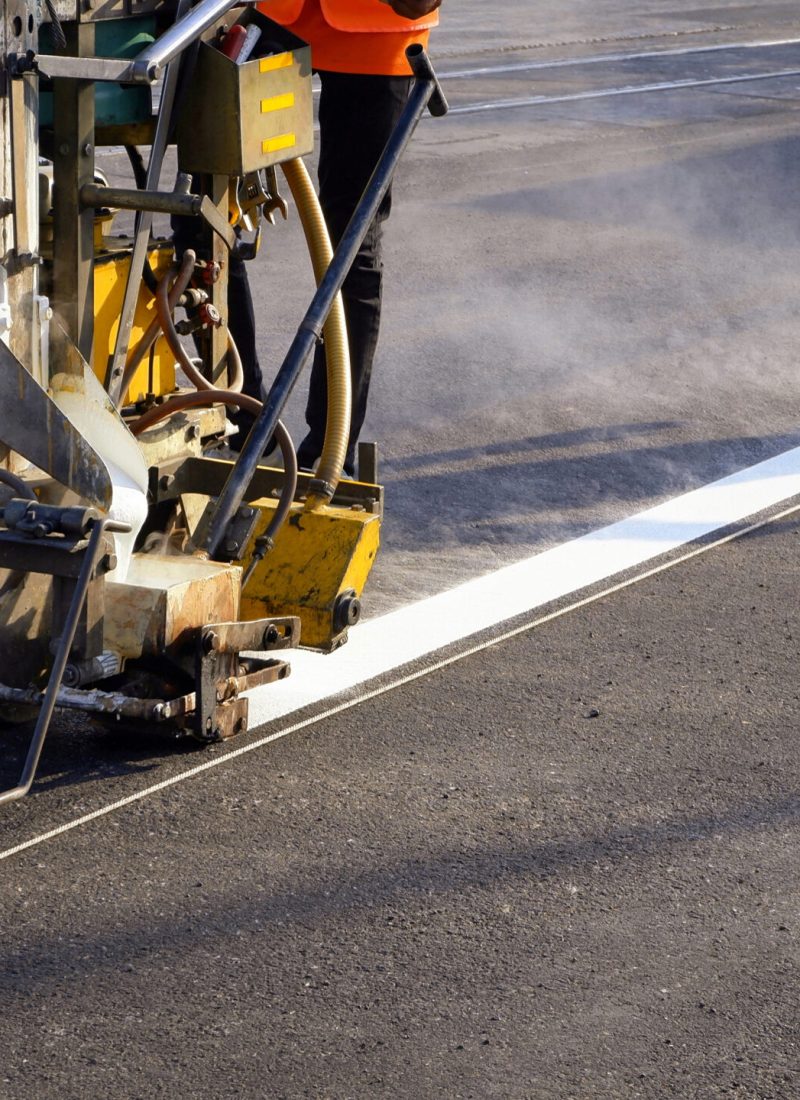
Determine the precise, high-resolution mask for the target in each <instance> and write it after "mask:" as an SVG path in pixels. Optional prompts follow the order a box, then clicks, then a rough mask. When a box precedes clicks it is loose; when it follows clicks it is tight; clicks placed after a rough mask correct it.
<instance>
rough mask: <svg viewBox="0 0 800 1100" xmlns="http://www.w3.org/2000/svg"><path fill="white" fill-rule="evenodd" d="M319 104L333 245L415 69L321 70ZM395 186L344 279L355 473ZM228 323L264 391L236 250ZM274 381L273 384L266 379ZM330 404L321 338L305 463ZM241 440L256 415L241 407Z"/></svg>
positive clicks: (322, 185)
mask: <svg viewBox="0 0 800 1100" xmlns="http://www.w3.org/2000/svg"><path fill="white" fill-rule="evenodd" d="M319 76H320V79H321V81H322V95H321V97H320V104H319V120H320V156H319V191H320V202H321V205H322V210H323V213H324V214H325V219H326V221H327V223H328V229H329V231H330V234H331V239H332V241H333V245H334V247H335V246H336V245H337V244H338V242H339V240H340V238H341V236H342V234H343V233H344V230H345V229H346V227H347V223H348V222H349V220H350V216H351V215H352V213H353V211H354V210H355V208H356V204H357V203H358V200H359V199H360V198H361V195H362V193H363V191H364V188H365V187H366V185H367V182H368V181H369V178H370V176H371V175H372V172H373V170H374V168H375V165H376V164H377V163H378V159H379V158H380V155H381V153H382V152H383V149H384V146H385V145H386V142H387V141H388V140H389V137H390V135H391V133H392V130H393V129H394V127H395V124H396V122H397V119H398V118H399V116H400V113H401V111H402V110H403V107H404V105H405V102H406V99H407V98H408V92H409V89H410V87H411V78H410V77H392V76H362V75H351V74H349V73H331V72H321V73H320V74H319ZM391 206H392V197H391V190H390V191H389V192H388V193H387V195H386V197H385V199H384V200H383V202H382V203H381V206H380V209H379V210H378V213H377V215H376V217H375V220H374V221H373V223H372V225H371V226H370V228H369V231H368V233H367V235H366V237H365V239H364V243H363V244H362V246H361V248H360V249H359V252H358V255H357V256H356V259H355V262H354V263H353V266H352V268H351V270H350V274H349V275H348V276H347V278H346V279H345V282H344V286H343V287H342V297H343V299H344V310H345V317H346V319H347V331H348V341H349V345H350V365H351V372H352V382H353V409H352V421H351V427H350V441H349V445H348V448H347V457H346V460H345V472H346V473H348V474H350V475H352V474H354V473H355V452H356V444H357V443H358V437H359V434H360V432H361V428H362V425H363V423H364V417H365V416H366V412H367V396H368V393H369V383H370V378H371V376H372V363H373V360H374V358H375V349H376V347H377V345H378V329H379V327H380V316H381V283H382V271H383V264H382V262H381V229H382V222H384V221H385V220H386V219H387V218H388V217H389V211H390V210H391ZM228 303H229V324H230V328H231V333H232V334H233V338H234V340H235V341H236V344H237V347H238V348H239V351H240V353H241V356H242V362H243V364H244V374H245V384H244V392H245V393H247V394H250V396H252V397H258V398H261V397H262V378H261V369H260V367H259V363H258V358H257V355H256V340H255V318H254V314H253V303H252V299H251V295H250V288H249V284H248V280H247V272H246V269H245V265H244V263H243V262H242V261H241V260H238V259H236V258H235V257H232V259H231V265H230V282H229V292H228ZM266 388H267V389H268V388H269V386H268V385H267V387H266ZM327 405H328V385H327V372H326V366H325V349H324V345H322V344H320V346H319V347H318V348H317V351H316V354H315V356H314V362H313V366H312V368H311V383H310V386H309V392H308V402H307V405H306V423H307V424H308V428H309V430H308V434H307V435H306V437H305V439H304V440H303V441H302V443H301V444H300V446H299V447H298V450H297V457H298V461H299V463H300V465H301V467H304V468H306V469H310V468H311V465H312V464H313V463H314V461H315V460H316V459H317V458H319V456H320V454H321V452H322V444H323V441H324V439H325V421H326V411H327ZM235 419H236V422H237V423H238V424H239V427H240V432H239V436H238V437H236V438H235V441H232V442H233V443H234V446H237V445H238V446H241V443H242V442H243V440H244V437H246V435H247V432H248V431H249V429H250V424H251V423H252V420H249V419H248V418H246V417H244V416H242V414H239V415H238V416H236V417H235Z"/></svg>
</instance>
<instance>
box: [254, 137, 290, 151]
mask: <svg viewBox="0 0 800 1100" xmlns="http://www.w3.org/2000/svg"><path fill="white" fill-rule="evenodd" d="M296 144H297V137H296V136H295V135H294V134H278V136H277V137H274V138H267V140H266V141H262V142H261V152H262V153H278V152H280V150H281V149H291V148H292V146H293V145H296Z"/></svg>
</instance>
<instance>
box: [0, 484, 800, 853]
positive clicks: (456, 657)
mask: <svg viewBox="0 0 800 1100" xmlns="http://www.w3.org/2000/svg"><path fill="white" fill-rule="evenodd" d="M798 511H800V504H793V505H792V506H791V507H789V508H786V509H784V510H783V511H780V512H777V513H776V514H775V515H773V516H770V517H769V518H768V519H762V520H760V521H758V522H756V523H753V524H752V525H751V526H749V527H745V528H738V529H737V530H736V531H735V532H733V533H731V534H728V535H724V536H723V537H722V538H720V539H717V540H716V541H715V542H709V543H705V544H704V545H703V546H700V547H697V548H695V549H694V550H689V551H687V552H686V553H684V554H681V555H680V556H679V557H676V558H671V559H670V560H669V561H666V562H661V563H660V564H659V565H656V566H653V567H652V568H651V569H647V570H645V571H644V572H641V573H635V574H634V575H632V576H629V577H627V578H626V579H625V580H623V581H619V582H618V583H617V584H612V585H610V586H609V587H607V588H602V589H600V590H599V591H596V592H593V593H592V594H591V595H590V596H584V597H583V599H578V600H575V601H573V602H572V603H570V604H567V605H566V606H564V607H560V608H558V609H557V610H556V611H551V612H550V613H549V614H546V615H539V616H537V617H535V618H534V619H531V620H529V621H527V622H525V623H522V624H520V625H518V626H515V627H513V628H512V629H510V630H505V631H503V632H502V633H500V634H497V635H495V636H494V637H492V638H489V639H487V640H483V641H480V642H478V643H476V644H474V645H472V646H469V647H467V648H466V649H460V650H459V651H458V652H457V653H453V654H450V656H448V657H441V658H439V660H438V661H433V662H432V663H431V664H426V665H425V666H424V667H423V668H420V669H417V670H416V671H414V672H409V673H406V674H405V675H400V676H398V677H395V678H394V679H392V680H389V681H388V682H386V683H382V684H381V685H380V686H379V687H377V688H372V689H365V690H363V691H360V692H359V693H358V694H357V695H356V696H355V697H353V698H349V699H345V700H344V701H342V702H340V703H335V704H334V705H333V706H330V707H326V708H325V709H323V710H321V711H317V712H316V713H314V714H312V715H311V717H309V718H305V719H302V720H301V721H298V722H295V723H293V724H291V725H288V726H283V727H282V728H281V729H278V730H276V731H275V732H274V733H269V734H266V735H265V736H264V737H259V738H257V739H256V740H255V741H250V742H249V743H248V744H245V745H240V746H239V748H238V749H231V751H230V752H228V753H226V754H225V755H224V756H218V757H215V758H214V759H213V760H206V761H204V762H203V763H202V764H198V765H197V767H194V768H189V770H188V771H185V772H180V773H179V774H178V775H171V776H170V777H169V778H168V779H164V780H162V781H161V782H160V783H154V784H153V785H152V786H150V787H145V788H144V789H142V790H138V791H134V792H133V794H129V795H127V796H126V797H125V798H120V799H117V801H115V802H111V803H108V804H107V805H105V806H100V807H99V808H98V809H96V810H92V811H91V813H88V814H82V815H81V816H80V817H76V818H73V819H72V820H71V821H65V822H63V823H62V824H61V825H56V826H55V828H52V829H48V830H47V832H45V833H39V834H38V836H33V837H29V838H28V839H27V840H23V841H21V842H20V843H19V844H14V845H13V846H12V847H10V848H6V850H5V851H2V852H0V862H2V861H3V860H5V859H10V858H11V856H15V855H19V854H20V853H21V852H25V851H27V850H28V849H30V848H36V847H37V846H38V845H40V844H44V843H46V842H47V841H48V840H55V839H56V838H57V837H60V836H63V835H64V834H65V833H69V832H71V831H72V830H73V829H78V828H80V827H81V826H82V825H88V824H89V823H90V822H92V821H97V820H98V818H101V817H107V816H108V815H109V814H112V813H115V812H116V811H117V810H121V809H124V807H125V806H130V805H132V804H133V803H135V802H141V801H143V800H144V799H145V798H149V797H150V796H151V795H154V794H158V793H159V792H161V791H165V790H168V789H169V788H170V787H175V786H177V785H178V783H183V782H184V780H186V779H194V778H195V777H196V776H198V775H201V774H202V773H203V772H207V771H211V769H212V768H219V767H222V765H223V764H229V763H230V762H231V761H232V760H238V759H239V757H241V756H246V755H248V754H249V753H251V752H256V751H257V750H258V749H263V748H264V747H265V746H267V745H272V744H274V742H275V741H280V740H281V739H282V738H284V737H288V736H289V735H290V734H293V733H299V732H300V730H304V729H308V728H309V727H310V726H314V725H317V724H319V723H321V722H324V721H326V720H327V719H328V718H334V717H335V716H336V715H338V714H341V713H342V712H343V711H346V710H351V709H352V708H353V707H357V706H360V705H361V704H363V703H367V702H369V701H370V700H371V699H377V698H378V697H379V696H381V695H386V694H387V693H388V692H390V691H394V690H395V689H396V688H400V687H405V686H406V685H407V684H412V683H413V682H414V681H415V680H421V679H422V678H423V677H424V676H430V675H431V674H432V673H434V672H439V671H440V670H441V669H445V668H447V667H448V666H449V665H453V664H455V663H456V662H457V661H463V660H466V658H468V657H474V656H475V655H476V654H478V653H482V652H484V651H485V650H487V649H491V648H493V647H495V646H499V645H502V644H503V642H508V641H511V639H512V638H516V637H519V635H520V634H526V633H527V632H528V631H530V630H533V629H535V628H536V627H538V626H544V625H545V624H546V623H550V622H553V621H554V620H555V619H560V618H563V617H564V616H565V615H569V614H570V613H571V612H574V611H580V610H581V609H582V608H584V607H588V606H590V604H593V603H597V602H598V601H599V600H603V599H606V598H607V597H608V596H612V595H614V594H615V593H616V592H622V591H623V590H624V589H626V588H632V587H633V585H635V584H638V583H639V582H641V581H645V580H647V579H648V578H650V577H655V576H657V575H658V574H659V573H664V572H666V570H667V569H673V568H675V566H677V565H680V564H681V563H682V562H687V561H691V559H692V558H696V557H699V556H700V555H701V554H707V553H710V551H712V550H715V549H718V548H719V547H721V546H724V545H725V544H726V543H729V542H733V541H734V540H735V539H739V538H742V537H743V536H745V535H748V534H750V533H751V532H753V531H758V530H759V529H761V528H763V527H766V526H767V524H769V523H775V522H777V521H778V520H781V519H783V518H785V517H786V516H790V515H795V514H796V513H797V512H798Z"/></svg>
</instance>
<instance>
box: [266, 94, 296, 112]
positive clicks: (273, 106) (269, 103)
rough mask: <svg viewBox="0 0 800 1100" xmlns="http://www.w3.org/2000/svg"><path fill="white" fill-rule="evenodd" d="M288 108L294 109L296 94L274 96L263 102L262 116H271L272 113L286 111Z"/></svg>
mask: <svg viewBox="0 0 800 1100" xmlns="http://www.w3.org/2000/svg"><path fill="white" fill-rule="evenodd" d="M288 107H294V92H286V94H285V95H273V96H270V97H269V99H262V100H261V114H262V115H266V114H269V112H270V111H285V110H286V109H287V108H288Z"/></svg>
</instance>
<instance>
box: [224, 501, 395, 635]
mask: <svg viewBox="0 0 800 1100" xmlns="http://www.w3.org/2000/svg"><path fill="white" fill-rule="evenodd" d="M248 503H249V504H250V506H251V507H254V508H258V510H259V511H260V513H261V520H260V522H259V526H258V534H261V533H262V532H263V531H264V529H265V528H266V526H267V524H268V523H269V520H270V519H271V517H272V514H273V512H274V510H275V508H276V506H277V502H276V501H274V500H271V499H269V498H265V499H262V500H254V501H249V502H248ZM380 523H381V520H380V516H379V515H373V514H371V513H369V512H366V511H362V510H353V509H344V508H338V507H337V508H333V507H330V506H329V505H328V506H324V507H320V508H317V509H315V510H314V511H306V510H305V509H304V506H303V505H302V504H295V505H294V506H293V508H292V511H291V513H290V515H289V518H288V520H287V522H286V523H285V524H284V525H283V527H282V528H281V530H280V532H279V534H278V537H277V539H276V540H275V546H274V548H273V549H272V550H271V551H270V552H269V553H268V554H267V556H266V557H265V558H264V559H263V561H261V562H259V564H258V565H257V566H256V568H255V570H254V572H253V575H252V577H251V578H250V580H249V581H248V583H247V585H246V587H245V589H244V591H243V593H242V603H241V615H242V618H243V619H260V618H264V617H265V616H269V615H273V614H281V615H296V616H297V617H298V618H299V619H300V623H301V627H300V644H301V645H302V646H305V647H307V648H310V649H320V650H324V651H330V650H332V649H335V648H336V647H337V646H338V645H340V644H341V643H342V642H343V641H344V640H345V638H346V635H347V630H346V627H344V628H343V627H342V626H341V624H339V623H337V621H336V620H337V611H336V609H337V603H338V601H339V600H340V598H341V597H343V596H346V594H348V593H352V594H353V595H354V596H355V597H356V598H360V596H361V593H362V592H363V590H364V585H365V584H366V582H367V577H368V576H369V571H370V569H371V568H372V565H373V563H374V561H375V555H376V554H377V552H378V546H379V543H380ZM240 564H242V565H244V566H245V567H246V566H247V565H248V564H249V562H248V561H244V562H241V563H240Z"/></svg>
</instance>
